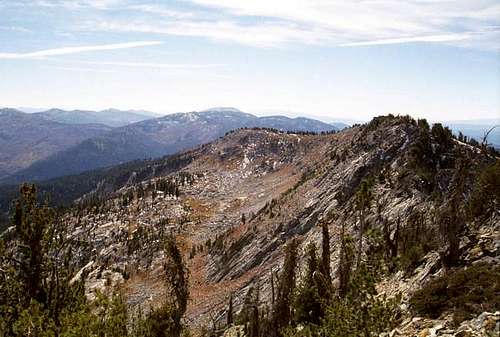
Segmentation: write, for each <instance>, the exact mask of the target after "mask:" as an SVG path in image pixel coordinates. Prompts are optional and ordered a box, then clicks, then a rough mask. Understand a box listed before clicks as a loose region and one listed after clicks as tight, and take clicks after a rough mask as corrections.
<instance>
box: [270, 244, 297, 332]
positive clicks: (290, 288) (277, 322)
mask: <svg viewBox="0 0 500 337" xmlns="http://www.w3.org/2000/svg"><path fill="white" fill-rule="evenodd" d="M297 247H298V242H297V240H296V239H292V240H291V241H290V242H289V243H288V244H287V245H286V247H285V261H284V263H283V270H282V272H281V273H280V275H279V283H278V292H277V298H276V302H275V305H274V308H273V323H274V331H273V332H272V333H273V335H275V336H277V335H280V334H281V331H282V329H284V328H285V327H286V326H287V325H288V324H290V321H291V318H292V312H291V309H292V308H291V303H292V296H293V293H294V290H295V277H296V275H295V274H296V269H297Z"/></svg>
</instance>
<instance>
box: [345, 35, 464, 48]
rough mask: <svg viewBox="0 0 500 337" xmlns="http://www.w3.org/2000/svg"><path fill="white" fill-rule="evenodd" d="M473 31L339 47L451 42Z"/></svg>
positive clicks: (352, 43)
mask: <svg viewBox="0 0 500 337" xmlns="http://www.w3.org/2000/svg"><path fill="white" fill-rule="evenodd" d="M472 34H473V33H462V34H444V35H429V36H412V37H402V38H396V39H383V40H373V41H361V42H349V43H343V44H340V46H341V47H357V46H375V45H384V44H399V43H412V42H452V41H463V40H467V39H469V38H470V36H471V35H472Z"/></svg>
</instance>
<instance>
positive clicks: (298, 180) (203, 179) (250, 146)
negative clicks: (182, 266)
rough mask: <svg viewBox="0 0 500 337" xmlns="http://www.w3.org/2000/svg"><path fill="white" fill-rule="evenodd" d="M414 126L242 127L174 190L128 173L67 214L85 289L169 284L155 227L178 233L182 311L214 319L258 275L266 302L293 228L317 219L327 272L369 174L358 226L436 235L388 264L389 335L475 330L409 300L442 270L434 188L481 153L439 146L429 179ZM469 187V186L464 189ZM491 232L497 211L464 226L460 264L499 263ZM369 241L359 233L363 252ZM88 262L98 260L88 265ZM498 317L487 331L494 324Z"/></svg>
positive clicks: (134, 289)
mask: <svg viewBox="0 0 500 337" xmlns="http://www.w3.org/2000/svg"><path fill="white" fill-rule="evenodd" d="M418 134H419V129H418V126H417V125H416V124H415V123H413V122H411V121H410V120H408V119H405V118H388V117H387V118H384V119H379V120H376V121H375V122H372V123H370V124H368V125H367V126H361V127H353V128H350V129H346V130H344V131H342V132H340V133H335V134H326V135H307V134H286V133H279V132H274V131H269V130H239V131H237V132H233V133H230V134H228V135H226V136H225V137H223V138H221V139H219V140H217V141H215V142H213V143H210V144H208V145H205V146H202V147H200V148H198V149H196V150H193V151H191V152H189V153H188V154H187V155H188V156H189V157H190V161H189V163H187V164H186V165H184V166H183V167H182V168H181V169H179V170H178V171H176V172H173V173H169V174H168V175H167V177H169V178H171V179H175V180H176V181H177V183H178V184H179V189H180V196H179V197H177V196H175V195H169V194H165V193H163V192H162V191H160V190H159V189H157V188H156V187H155V186H158V185H159V180H160V179H162V178H165V177H162V176H156V177H154V178H152V179H149V178H143V179H141V178H140V177H138V176H136V175H134V176H133V179H132V178H131V179H128V184H126V186H125V187H123V188H122V189H120V190H118V191H115V192H114V193H113V194H112V196H111V197H110V198H109V199H108V200H107V201H106V202H105V203H104V205H105V206H104V207H102V208H101V209H100V210H99V211H98V212H90V211H88V210H85V211H83V213H76V212H73V213H71V214H68V219H70V220H71V221H73V222H74V226H75V229H74V236H75V237H77V238H79V239H80V240H82V241H83V242H85V243H86V244H87V247H91V248H87V249H85V250H82V251H81V252H80V253H81V266H82V267H84V266H85V268H86V270H85V274H87V275H88V279H89V280H90V281H91V282H88V290H89V295H90V293H91V290H92V289H93V288H100V289H104V290H105V289H106V288H112V287H115V286H116V285H120V287H122V289H125V291H126V293H127V295H128V302H129V304H130V305H131V306H138V305H140V306H141V307H142V308H147V307H148V306H150V305H155V304H158V303H160V302H161V299H162V296H164V292H165V287H164V281H163V273H162V268H163V267H162V266H163V251H162V247H161V238H162V236H163V235H167V234H168V233H174V234H175V235H176V236H177V239H178V242H179V244H180V246H181V249H182V251H183V252H184V253H185V256H186V259H187V261H188V266H189V269H190V273H191V277H190V285H191V288H190V291H191V300H190V303H189V308H188V314H187V322H188V323H189V324H191V325H192V326H200V325H212V324H214V323H217V322H221V321H222V320H223V319H224V315H225V310H226V304H227V301H228V298H229V295H230V294H231V293H233V294H234V296H233V300H234V306H235V308H236V310H238V309H239V308H240V307H241V305H242V302H243V297H244V296H245V294H246V292H247V290H248V289H249V287H251V286H256V285H258V286H259V288H260V292H261V298H262V301H263V304H264V303H265V301H266V299H267V298H269V294H270V292H271V289H270V287H271V286H270V282H269V275H270V273H271V272H272V271H273V270H274V271H277V270H279V268H280V265H281V263H282V258H283V249H282V248H283V246H284V245H285V243H286V242H287V241H288V240H289V239H290V238H292V237H295V238H299V240H300V249H301V251H302V249H303V248H304V247H305V246H306V245H307V244H308V243H309V242H317V243H319V242H320V237H321V230H320V228H319V226H318V223H319V222H326V223H327V224H328V228H329V229H330V233H331V237H332V242H331V246H332V252H331V253H332V256H331V263H332V265H331V268H332V270H334V271H335V270H336V268H335V267H336V265H337V261H338V259H337V257H338V251H339V241H338V238H339V233H340V231H341V228H344V229H345V231H346V232H347V233H350V234H351V235H352V236H353V237H357V234H358V233H359V230H360V213H359V211H358V210H357V209H356V193H357V191H358V190H359V186H360V184H361V182H362V181H363V180H365V181H370V182H371V184H372V202H371V204H370V206H369V207H368V209H367V210H366V211H365V215H366V216H365V226H366V228H365V230H370V231H379V232H383V231H386V232H387V234H388V238H389V240H391V239H393V238H394V236H395V235H396V234H395V232H396V231H397V230H401V231H402V230H403V229H405V228H414V226H415V223H417V224H418V226H417V227H418V228H417V232H416V233H417V234H416V235H417V236H420V237H423V238H426V239H428V240H430V241H433V243H436V244H435V245H434V246H432V247H436V248H435V249H434V248H433V249H430V250H429V251H427V252H426V254H424V256H422V257H420V258H419V259H418V260H416V261H413V263H414V265H412V268H410V270H409V271H396V270H394V271H391V272H390V273H388V275H387V276H386V277H385V278H384V279H383V281H382V282H380V283H379V284H378V291H379V292H380V293H385V294H386V295H388V296H395V295H396V294H398V293H401V294H402V295H403V296H402V298H403V299H402V303H401V311H402V316H403V319H402V321H401V324H400V326H399V327H398V328H396V329H395V330H393V331H392V332H388V335H389V336H415V335H418V334H420V335H422V336H434V335H436V336H437V335H443V336H445V335H448V336H453V335H457V336H462V335H460V334H465V335H463V336H467V333H469V332H466V331H469V330H470V329H472V332H471V333H472V334H471V335H470V336H475V335H474V334H479V333H481V332H480V331H482V330H481V329H482V328H483V326H482V325H481V327H480V328H477V324H479V323H477V324H476V321H475V320H474V319H473V320H471V321H470V322H469V321H468V322H469V323H467V322H464V323H463V324H465V325H466V326H465V327H464V328H463V329H461V327H462V326H460V327H456V326H455V327H452V325H451V323H450V322H451V319H450V318H449V317H442V318H440V319H439V320H429V319H424V318H418V317H413V315H414V314H413V313H412V311H411V310H410V309H411V308H409V305H408V300H409V298H410V297H411V295H412V294H413V292H414V291H416V290H417V289H419V288H421V287H422V286H424V285H425V284H426V283H427V282H428V281H429V280H432V279H434V278H436V277H439V276H440V275H443V274H444V273H445V270H444V269H443V267H442V266H441V262H440V253H443V251H442V249H440V245H439V244H437V243H438V242H440V241H439V240H440V238H439V229H438V226H437V224H436V218H435V216H434V214H435V211H436V210H437V207H438V206H437V205H438V204H437V203H436V202H435V198H434V194H436V193H439V194H440V195H441V197H442V198H447V197H448V195H449V194H450V193H451V192H452V188H451V187H450V186H451V184H452V182H453V181H454V179H455V178H454V174H455V170H454V166H455V165H454V161H455V159H456V158H458V157H459V155H463V153H466V154H467V156H469V157H470V158H472V159H473V160H472V161H471V162H473V163H475V164H474V165H479V163H481V162H483V161H487V160H488V158H486V157H485V156H484V155H483V154H481V153H478V152H477V150H476V149H474V148H470V147H468V146H465V145H463V144H459V143H453V144H451V145H450V146H449V147H448V148H447V149H446V151H444V152H442V153H438V154H437V155H436V156H437V157H438V159H437V163H439V168H438V169H436V170H435V171H434V175H435V176H436V177H437V178H436V179H435V180H433V184H434V185H433V187H432V188H431V187H429V184H428V183H426V182H425V181H424V178H425V176H423V175H419V174H417V173H416V170H415V168H414V167H413V166H412V165H413V163H414V162H415V161H416V159H415V154H414V153H415V147H416V146H417V145H416V144H417V143H418V140H419V136H418ZM436 151H437V150H436ZM442 158H445V159H442ZM472 169H474V167H472ZM131 176H132V175H131ZM186 177H190V179H187V178H186ZM422 177H424V178H422ZM148 186H150V187H149V188H148ZM139 190H145V191H146V192H144V193H139ZM153 190H154V191H156V192H153ZM469 192H470V186H469V185H467V187H466V190H465V192H464V193H469ZM125 199H127V202H124V200H125ZM76 219H78V220H76ZM417 220H418V221H417ZM419 230H420V232H419ZM412 233H413V232H412ZM499 233H500V218H499V217H498V215H497V216H493V217H492V218H491V219H490V220H489V221H488V223H487V224H485V225H480V226H477V224H475V226H470V230H469V232H468V233H467V236H464V237H462V239H461V240H462V241H461V249H462V251H461V256H462V259H463V261H464V263H465V264H466V265H471V264H473V263H478V262H488V263H492V264H495V265H498V263H499V256H500V236H499ZM408 237H409V238H410V239H411V238H412V237H411V236H408ZM410 239H408V240H410ZM370 240H372V239H371V238H370V237H368V236H363V239H362V242H361V244H360V247H361V248H362V250H363V253H364V254H366V248H365V247H367V246H368V244H369V243H370ZM434 241H435V242H434ZM441 246H443V245H442V244H441ZM301 255H303V254H301ZM88 261H94V262H93V263H92V264H91V265H90V266H89V265H87V263H88ZM119 275H120V276H121V277H120V276H119ZM334 276H336V275H335V274H334ZM485 315H486V316H487V317H486V316H484V317H483V318H482V321H481V322H482V323H481V324H483V323H484V322H485V321H487V322H488V323H487V324H486V323H485V324H486V325H487V326H488V329H489V328H490V327H493V325H494V324H493V323H492V322H490V321H491V320H493V321H494V322H497V323H498V319H497V317H498V315H497V314H496V313H493V314H485ZM477 319H478V320H479V319H480V318H479V317H478V318H477ZM497 323H495V324H497ZM497 327H498V324H497V325H495V327H493V329H490V330H491V331H495V329H497V330H496V331H498V328H497ZM468 329H469V330H468ZM233 330H234V329H233ZM228 333H229V332H228Z"/></svg>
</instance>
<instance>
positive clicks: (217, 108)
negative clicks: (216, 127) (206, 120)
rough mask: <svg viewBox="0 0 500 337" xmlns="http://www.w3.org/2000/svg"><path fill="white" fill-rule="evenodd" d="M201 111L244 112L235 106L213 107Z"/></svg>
mask: <svg viewBox="0 0 500 337" xmlns="http://www.w3.org/2000/svg"><path fill="white" fill-rule="evenodd" d="M200 112H237V113H243V111H241V110H239V109H236V108H233V107H213V108H209V109H206V110H203V111H200Z"/></svg>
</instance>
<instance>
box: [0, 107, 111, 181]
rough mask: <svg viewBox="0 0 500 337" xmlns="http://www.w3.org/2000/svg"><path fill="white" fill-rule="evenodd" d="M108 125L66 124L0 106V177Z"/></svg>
mask: <svg viewBox="0 0 500 337" xmlns="http://www.w3.org/2000/svg"><path fill="white" fill-rule="evenodd" d="M111 129H112V128H110V127H108V126H105V125H102V124H80V125H68V124H63V123H59V122H54V121H50V120H47V119H45V118H43V117H42V116H40V115H36V114H35V115H31V114H26V113H23V112H20V111H18V110H14V109H0V178H4V177H6V176H7V175H9V174H12V173H13V172H16V171H19V170H22V169H24V168H27V167H29V166H30V165H31V164H33V163H35V162H37V161H39V160H44V159H46V158H48V157H49V156H51V155H53V154H54V153H58V152H60V151H63V150H65V149H68V148H70V147H71V146H74V145H76V144H78V143H80V142H82V141H83V140H85V139H89V138H92V137H96V136H100V135H103V134H104V133H106V132H108V131H111Z"/></svg>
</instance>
